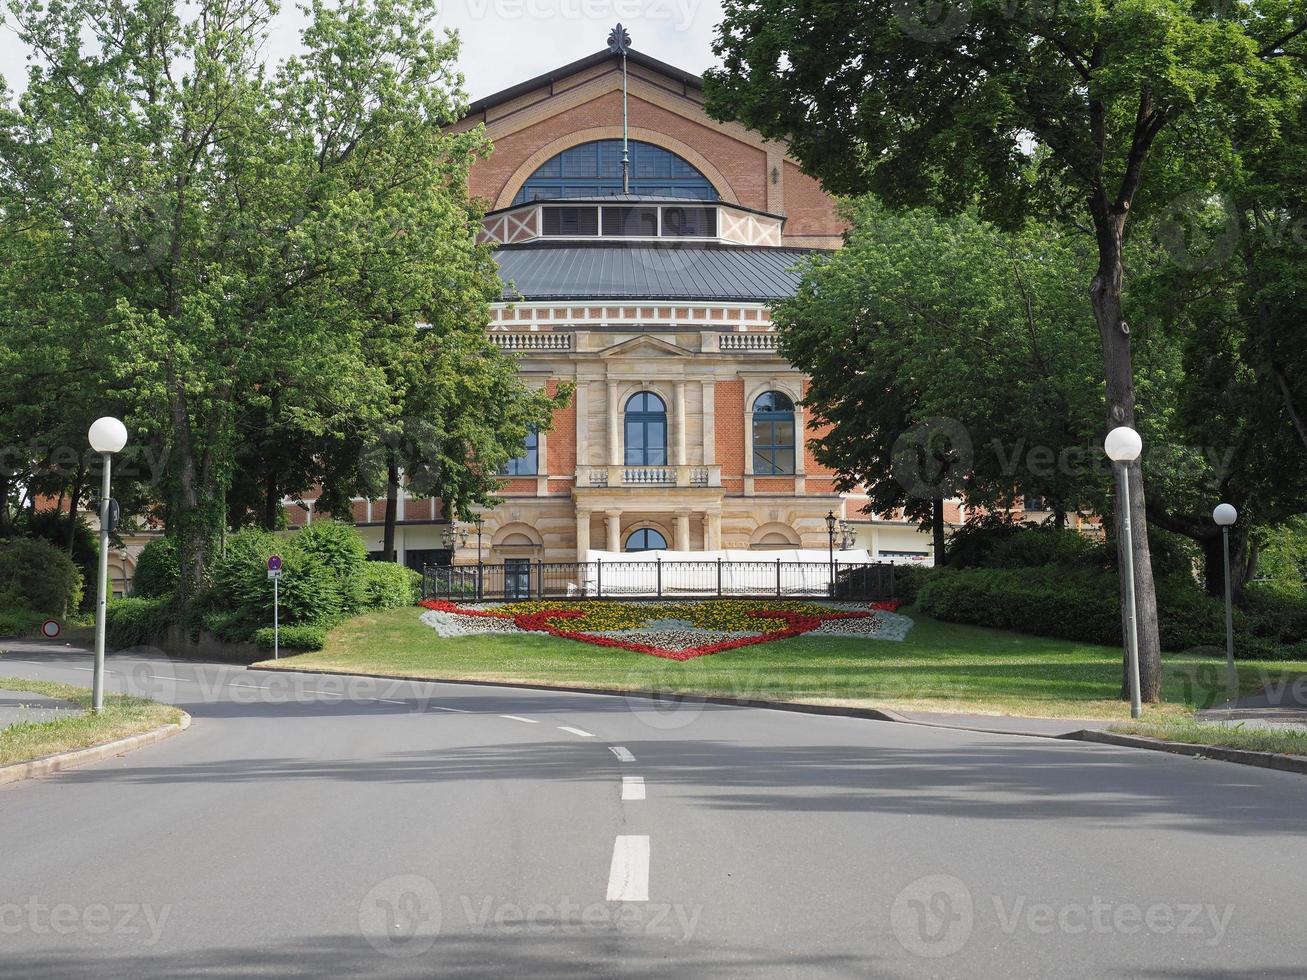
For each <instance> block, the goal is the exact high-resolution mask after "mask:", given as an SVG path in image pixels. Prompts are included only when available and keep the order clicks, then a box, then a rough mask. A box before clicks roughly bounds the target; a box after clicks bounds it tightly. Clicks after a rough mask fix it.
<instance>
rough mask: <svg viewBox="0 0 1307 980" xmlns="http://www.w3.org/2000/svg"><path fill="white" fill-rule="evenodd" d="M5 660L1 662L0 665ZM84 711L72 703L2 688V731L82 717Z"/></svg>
mask: <svg viewBox="0 0 1307 980" xmlns="http://www.w3.org/2000/svg"><path fill="white" fill-rule="evenodd" d="M2 663H3V660H0V664H2ZM81 713H82V709H81V707H80V706H78V705H76V704H73V703H72V702H71V701H60V700H59V699H57V698H47V697H44V696H43V695H40V694H32V693H30V692H27V691H6V690H4V689H2V688H0V729H4V728H8V727H9V726H10V725H18V724H22V723H23V722H29V721H31V722H41V721H54V720H55V719H56V718H70V717H73V716H75V715H80V714H81Z"/></svg>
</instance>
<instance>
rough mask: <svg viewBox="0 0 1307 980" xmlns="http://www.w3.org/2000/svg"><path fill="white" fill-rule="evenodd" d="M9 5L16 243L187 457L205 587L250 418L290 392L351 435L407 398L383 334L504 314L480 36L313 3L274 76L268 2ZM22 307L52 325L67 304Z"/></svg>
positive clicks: (298, 425) (195, 582)
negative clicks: (484, 200) (497, 290)
mask: <svg viewBox="0 0 1307 980" xmlns="http://www.w3.org/2000/svg"><path fill="white" fill-rule="evenodd" d="M11 9H12V11H13V19H14V23H15V25H16V29H17V32H18V34H19V37H20V38H21V39H22V41H23V42H24V43H25V44H27V45H28V47H29V48H30V49H31V50H32V51H33V53H34V59H33V61H32V63H31V66H30V68H29V71H28V78H27V88H26V91H25V92H24V94H23V95H22V97H21V99H19V100H18V102H17V104H12V103H11V104H10V105H9V106H7V107H6V108H5V109H4V111H3V113H2V114H0V162H2V163H3V171H4V177H3V179H4V182H5V188H4V189H5V215H4V217H5V237H6V248H7V249H9V250H11V251H13V250H18V249H21V248H23V247H24V245H25V242H24V239H23V236H27V237H28V238H39V240H40V241H39V244H40V246H41V248H43V249H46V250H47V251H51V252H55V253H57V254H58V255H60V256H61V263H60V265H59V267H58V268H59V272H60V275H61V276H62V279H63V283H64V286H65V290H66V292H65V295H64V297H63V299H62V302H63V303H64V304H65V306H66V307H67V308H66V309H65V310H63V311H62V314H63V321H62V322H64V323H68V324H70V325H71V328H72V329H73V330H75V331H80V332H81V333H82V334H83V335H85V336H89V337H93V338H95V343H96V345H97V350H96V354H97V355H98V356H97V357H96V358H95V361H96V362H97V363H101V364H105V365H109V366H110V367H109V368H108V369H107V370H106V372H105V376H104V377H105V387H106V389H108V390H109V391H110V392H111V393H112V397H111V398H110V401H115V400H116V402H117V407H118V409H119V411H120V412H123V411H125V412H127V413H128V415H129V419H128V420H129V425H130V428H131V431H132V434H133V439H134V440H137V441H139V442H141V443H142V444H153V445H159V446H161V447H166V451H167V468H166V472H165V475H164V477H163V479H162V482H161V484H160V487H159V492H160V495H161V497H162V498H163V499H162V503H163V508H162V509H163V512H164V514H165V515H166V518H167V521H168V524H169V530H170V533H173V534H174V535H175V536H176V539H177V541H178V546H179V551H180V554H181V562H182V570H183V575H182V590H181V591H182V592H183V593H184V594H193V593H194V591H195V590H196V589H198V588H199V587H200V585H201V584H202V582H203V581H204V578H205V570H206V566H207V564H208V562H209V557H210V549H211V546H212V542H213V541H214V540H215V539H216V537H217V536H218V534H219V533H220V531H221V529H222V527H223V525H224V523H225V521H226V518H227V511H228V508H227V499H226V498H227V493H228V491H229V489H230V488H231V486H232V484H233V480H234V476H235V470H236V467H237V465H238V455H239V452H240V450H241V448H242V447H243V446H244V445H245V443H246V441H247V440H248V438H249V435H250V433H249V432H247V431H245V430H243V428H242V425H243V424H244V422H245V419H246V413H257V412H259V411H262V412H263V413H264V417H265V419H271V420H274V421H273V422H270V423H269V424H270V425H272V424H277V423H280V422H283V421H285V419H286V416H283V415H279V408H278V407H277V406H274V404H273V402H274V399H276V398H277V397H278V394H279V393H286V392H290V393H291V394H292V395H293V397H294V401H295V403H294V405H293V406H292V408H291V409H287V412H288V413H289V419H290V424H291V431H309V432H312V433H315V434H320V435H322V436H323V437H324V439H325V441H326V443H327V444H329V443H330V439H331V438H334V437H340V438H344V436H345V435H346V434H347V431H348V429H349V428H350V426H353V427H354V428H357V427H359V426H360V425H366V424H368V421H369V420H372V419H377V418H381V417H383V415H384V413H385V412H386V410H387V407H388V406H389V404H390V403H391V401H392V399H391V397H390V391H389V389H388V386H387V372H386V370H385V365H384V364H382V363H378V362H377V361H376V360H373V359H369V357H368V356H367V347H368V338H369V336H370V335H371V334H372V333H373V332H374V331H375V330H376V329H377V328H378V324H379V323H385V324H389V325H392V326H393V327H394V329H395V330H397V331H400V332H407V334H409V335H410V336H411V335H414V334H416V332H417V330H416V327H417V324H418V323H419V322H420V321H421V320H422V319H423V318H424V317H425V316H427V315H428V314H429V313H430V311H432V310H436V309H444V308H448V309H451V310H458V311H463V312H466V311H468V310H469V309H478V308H480V307H481V306H483V304H484V300H485V296H486V292H487V288H488V287H487V286H486V284H487V283H489V282H490V281H491V280H492V278H493V277H494V270H493V266H492V264H491V262H490V260H489V256H488V254H487V253H486V252H485V250H484V249H479V248H477V247H476V245H475V230H476V227H477V224H476V222H477V215H476V211H475V208H474V207H473V205H472V204H471V203H470V202H469V200H468V199H467V194H466V176H467V170H468V167H469V166H470V164H471V162H472V160H473V159H474V158H475V157H476V155H477V154H479V153H481V152H484V150H485V149H486V144H485V140H484V137H483V134H482V133H481V132H480V131H479V130H471V131H467V132H461V133H452V132H449V131H447V130H446V129H445V126H446V124H448V123H449V122H451V121H453V120H454V119H455V118H457V116H458V113H459V107H460V105H461V104H462V101H463V96H462V93H461V90H460V84H461V79H460V77H459V76H458V74H457V72H456V70H455V68H454V58H455V56H456V52H457V44H456V40H455V39H454V38H453V37H452V36H446V37H444V38H437V37H436V36H435V35H434V34H433V33H432V32H431V30H430V29H428V28H427V26H426V25H427V23H428V22H429V21H430V20H431V19H432V17H433V16H434V14H435V8H434V4H433V3H432V2H431V0H387V2H384V3H382V2H368V0H345V2H343V3H340V4H338V5H330V6H328V5H326V4H324V3H322V2H319V0H314V2H313V3H312V4H311V5H310V7H309V10H308V12H309V15H310V23H309V25H308V27H307V28H306V29H305V31H304V34H303V38H302V42H303V43H302V47H303V53H302V54H301V55H300V56H298V57H295V58H292V59H289V60H288V61H287V62H286V63H285V64H283V65H281V66H280V67H279V68H278V69H276V70H275V71H269V70H267V69H266V68H265V67H264V66H263V65H262V64H261V61H260V47H261V45H262V44H263V42H264V41H265V40H266V36H267V31H268V24H269V19H270V16H271V14H272V13H273V11H274V9H275V8H274V7H273V6H272V4H271V2H270V0H200V2H198V3H196V4H189V5H183V4H180V3H177V2H175V0H141V2H126V0H72V2H70V3H66V4H57V5H53V6H49V5H45V4H43V3H40V2H37V0H15V2H14V3H13V4H12V5H11ZM48 279H49V277H48V276H47V277H44V279H43V280H40V281H43V282H44V281H48ZM17 292H18V293H19V295H18V296H17V297H16V299H17V300H18V308H19V309H21V310H24V311H38V312H33V313H30V314H26V318H27V320H28V321H29V322H32V323H36V322H41V321H42V316H41V315H39V311H41V310H42V309H43V306H44V305H45V304H47V303H48V300H42V299H41V298H40V297H38V296H36V295H35V293H36V289H35V288H33V289H23V288H21V286H20V287H19V288H18V289H17ZM45 319H47V320H49V321H50V322H53V318H52V317H47V318H45ZM483 321H484V316H483V315H482V316H477V317H474V318H469V319H468V321H467V323H466V329H467V330H468V331H475V330H479V329H480V327H481V325H482V323H483ZM308 379H311V380H312V382H313V386H316V392H315V394H313V396H312V397H309V396H305V395H304V393H305V392H307V391H309V390H310V387H311V386H310V385H309V384H308ZM321 392H329V393H330V399H331V402H332V408H333V411H332V412H330V413H328V412H325V411H324V409H323V406H322V404H321V401H320V399H321ZM315 398H316V399H319V402H318V403H316V404H315V403H314V399H315ZM283 404H285V403H283ZM346 420H348V424H346ZM284 445H285V440H283V443H282V447H283V448H284ZM267 452H268V454H269V456H270V457H275V456H276V455H277V453H278V449H277V447H275V446H272V447H269V448H268V450H267ZM316 475H317V474H315V473H311V472H309V471H308V468H307V467H305V466H303V465H299V466H297V467H289V468H288V476H287V482H288V483H294V482H299V481H307V480H309V479H311V478H314V477H316ZM279 489H283V488H279ZM284 489H285V490H287V491H292V490H294V489H295V488H294V487H292V486H287V487H285V488H284ZM183 598H184V596H183Z"/></svg>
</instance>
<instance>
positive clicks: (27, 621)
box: [0, 608, 46, 639]
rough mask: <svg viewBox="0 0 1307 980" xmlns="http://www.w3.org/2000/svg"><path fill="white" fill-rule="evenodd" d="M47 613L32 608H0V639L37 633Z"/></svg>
mask: <svg viewBox="0 0 1307 980" xmlns="http://www.w3.org/2000/svg"><path fill="white" fill-rule="evenodd" d="M45 619H46V614H45V613H40V612H36V611H34V610H31V609H12V608H11V609H0V639H10V638H12V637H15V636H27V635H29V634H32V633H35V632H36V631H37V627H39V626H40V625H41V624H42V623H43V622H45Z"/></svg>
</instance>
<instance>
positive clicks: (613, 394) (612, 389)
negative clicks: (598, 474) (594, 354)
mask: <svg viewBox="0 0 1307 980" xmlns="http://www.w3.org/2000/svg"><path fill="white" fill-rule="evenodd" d="M608 465H609V466H621V465H622V413H621V412H620V411H618V408H617V382H616V381H613V380H612V379H611V378H610V379H609V380H608Z"/></svg>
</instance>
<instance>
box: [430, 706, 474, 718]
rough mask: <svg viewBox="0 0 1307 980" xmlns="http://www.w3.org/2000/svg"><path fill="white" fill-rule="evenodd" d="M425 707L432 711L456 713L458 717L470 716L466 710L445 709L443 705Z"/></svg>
mask: <svg viewBox="0 0 1307 980" xmlns="http://www.w3.org/2000/svg"><path fill="white" fill-rule="evenodd" d="M427 707H428V708H430V709H431V710H432V711H456V712H458V713H459V714H460V715H470V714H471V713H472V712H470V711H468V710H467V709H466V708H446V707H445V706H444V705H443V704H429V705H427Z"/></svg>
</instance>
